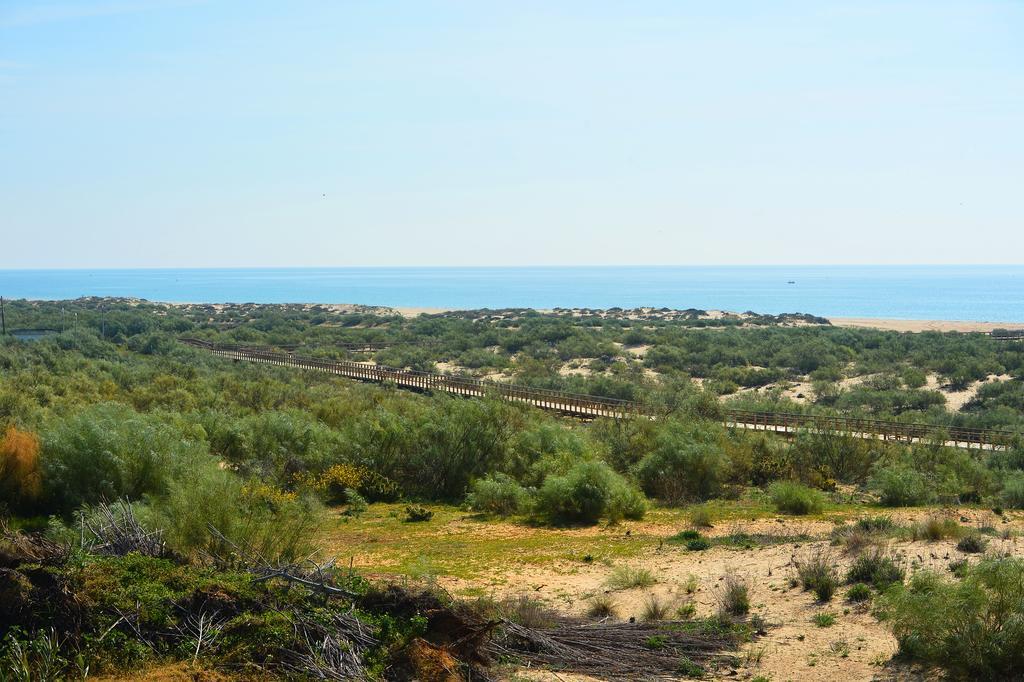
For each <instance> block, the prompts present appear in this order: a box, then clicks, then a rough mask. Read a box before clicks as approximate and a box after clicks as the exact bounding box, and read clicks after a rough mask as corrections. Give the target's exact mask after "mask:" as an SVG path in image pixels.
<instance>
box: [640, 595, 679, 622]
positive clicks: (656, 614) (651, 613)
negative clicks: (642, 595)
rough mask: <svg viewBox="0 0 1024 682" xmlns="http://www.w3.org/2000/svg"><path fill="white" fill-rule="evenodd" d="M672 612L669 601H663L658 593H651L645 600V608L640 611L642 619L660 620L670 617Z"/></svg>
mask: <svg viewBox="0 0 1024 682" xmlns="http://www.w3.org/2000/svg"><path fill="white" fill-rule="evenodd" d="M670 612H671V608H670V607H669V604H668V602H666V601H663V600H661V599H659V598H658V597H657V595H654V594H649V595H647V599H645V600H644V608H643V610H642V611H641V612H640V620H644V621H659V620H665V619H666V618H668V614H669V613H670Z"/></svg>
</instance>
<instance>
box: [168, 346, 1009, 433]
mask: <svg viewBox="0 0 1024 682" xmlns="http://www.w3.org/2000/svg"><path fill="white" fill-rule="evenodd" d="M181 341H182V342H183V343H186V344H188V345H190V346H194V347H197V348H202V349H204V350H208V351H210V352H212V353H214V354H215V355H219V356H221V357H225V358H230V359H232V360H244V361H247V362H256V363H263V364H271V365H282V366H289V367H299V368H301V369H308V370H314V371H320V372H328V373H331V374H338V375H340V376H344V377H347V378H350V379H359V380H362V381H371V382H376V383H392V384H394V385H396V386H399V387H402V388H409V389H414V390H420V391H442V392H445V393H451V394H454V395H462V396H495V397H500V398H503V399H505V400H508V401H512V402H522V403H526V404H529V405H534V406H536V407H540V408H542V409H546V410H552V411H556V412H561V413H563V414H569V415H573V416H577V417H583V418H595V417H611V418H614V419H621V418H625V417H630V416H647V417H656V416H657V413H656V410H654V409H652V408H651V407H650V406H646V405H644V404H643V403H639V402H635V401H630V400H618V399H615V398H605V397H603V396H594V395H585V394H580V393H569V392H566V391H553V390H548V389H542V388H530V387H527V386H518V385H516V384H508V383H500V382H496V381H482V380H480V379H472V378H468V377H459V376H453V375H449V374H433V373H430V372H419V371H415V370H405V369H398V368H395V367H386V366H383V365H371V364H369V363H363V362H349V361H345V360H323V359H319V358H311V357H305V356H301V355H296V354H294V353H281V352H278V351H272V350H266V349H262V348H253V347H248V346H240V345H231V344H213V343H210V342H208V341H203V340H200V339H182V340H181ZM722 420H723V422H724V423H725V425H726V426H729V427H732V428H741V429H753V430H758V431H773V432H775V433H782V434H787V433H788V434H795V433H798V432H801V431H814V432H821V433H833V434H843V435H848V436H854V437H857V438H868V439H877V440H896V441H904V442H908V443H914V442H925V441H938V442H942V443H945V444H946V445H952V446H954V447H962V448H971V447H978V448H986V449H993V448H1003V447H1006V446H1007V445H1009V444H1011V443H1012V442H1014V440H1015V438H1017V436H1018V434H1016V433H1014V432H1012V431H1001V430H996V429H969V428H962V427H955V426H947V427H942V426H937V425H934V424H915V423H906V422H894V421H885V420H881V419H865V418H860V417H843V416H827V415H815V414H798V413H786V412H757V411H751V410H730V409H726V410H723V413H722Z"/></svg>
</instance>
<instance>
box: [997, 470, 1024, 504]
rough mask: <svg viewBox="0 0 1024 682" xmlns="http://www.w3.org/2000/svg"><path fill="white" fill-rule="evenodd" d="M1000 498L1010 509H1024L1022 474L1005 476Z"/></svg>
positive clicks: (1023, 477) (1023, 475) (1015, 473)
mask: <svg viewBox="0 0 1024 682" xmlns="http://www.w3.org/2000/svg"><path fill="white" fill-rule="evenodd" d="M1000 497H1001V498H1002V500H1003V504H1004V505H1006V506H1007V507H1009V508H1010V509H1024V472H1020V471H1015V472H1013V473H1012V474H1009V475H1007V476H1006V478H1005V479H1004V481H1003V491H1002V493H1000Z"/></svg>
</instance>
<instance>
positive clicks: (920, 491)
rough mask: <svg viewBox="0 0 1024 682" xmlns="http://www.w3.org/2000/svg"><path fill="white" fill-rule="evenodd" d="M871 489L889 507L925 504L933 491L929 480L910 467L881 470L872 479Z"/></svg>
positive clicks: (892, 467)
mask: <svg viewBox="0 0 1024 682" xmlns="http://www.w3.org/2000/svg"><path fill="white" fill-rule="evenodd" d="M871 488H872V489H873V490H875V492H877V493H878V496H879V498H880V501H881V503H882V504H884V505H885V506H887V507H911V506H916V505H921V504H925V503H926V502H928V501H929V500H930V499H931V498H932V496H933V491H932V489H931V487H930V486H929V484H928V480H927V478H926V477H925V476H924V474H922V473H921V472H919V471H916V470H914V469H911V468H910V467H908V466H891V467H885V468H882V469H879V470H878V471H876V472H875V474H874V476H873V477H872V479H871Z"/></svg>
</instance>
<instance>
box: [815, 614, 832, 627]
mask: <svg viewBox="0 0 1024 682" xmlns="http://www.w3.org/2000/svg"><path fill="white" fill-rule="evenodd" d="M811 622H812V623H814V624H815V625H817V626H818V627H819V628H830V627H832V626H833V625H835V624H836V614H834V613H829V612H828V611H819V612H818V613H816V614H814V616H813V617H811Z"/></svg>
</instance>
